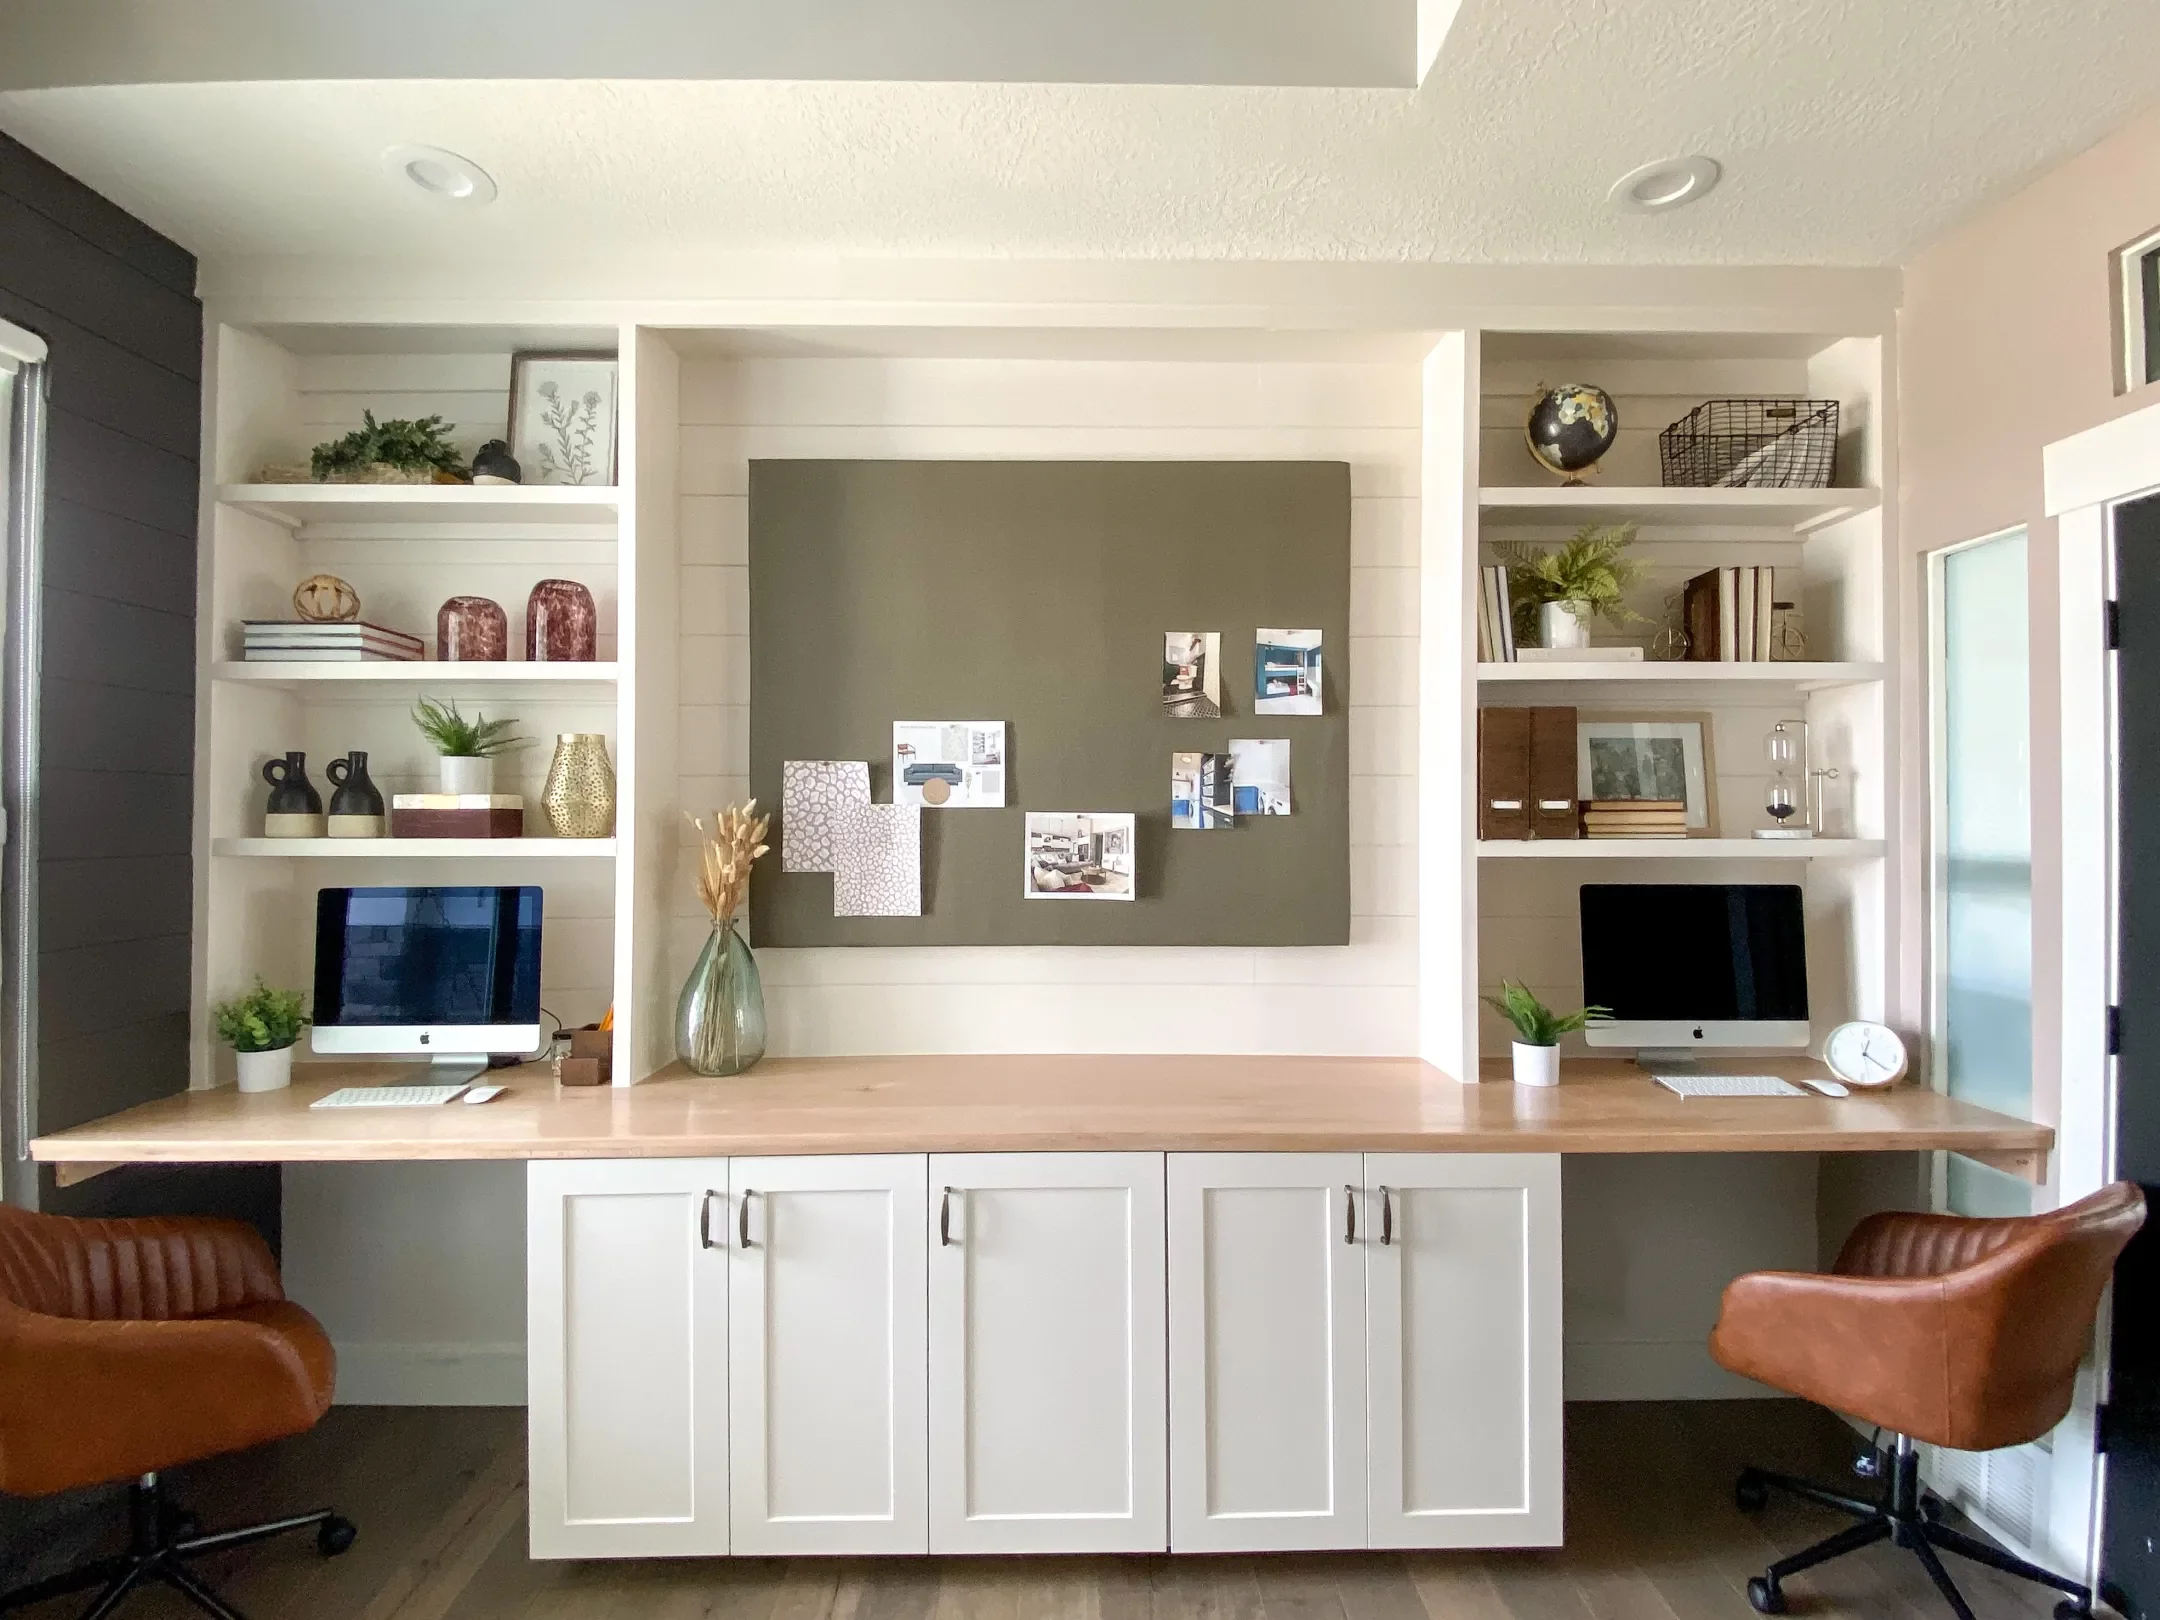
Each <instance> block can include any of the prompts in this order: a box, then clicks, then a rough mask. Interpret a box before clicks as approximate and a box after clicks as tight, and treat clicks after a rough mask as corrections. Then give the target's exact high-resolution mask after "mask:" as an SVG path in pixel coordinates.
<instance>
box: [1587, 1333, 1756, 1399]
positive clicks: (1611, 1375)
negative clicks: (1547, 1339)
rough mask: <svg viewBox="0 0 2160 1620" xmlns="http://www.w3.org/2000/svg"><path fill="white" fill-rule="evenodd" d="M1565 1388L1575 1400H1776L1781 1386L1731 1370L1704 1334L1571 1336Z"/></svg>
mask: <svg viewBox="0 0 2160 1620" xmlns="http://www.w3.org/2000/svg"><path fill="white" fill-rule="evenodd" d="M1562 1368H1563V1372H1562V1388H1563V1390H1564V1392H1565V1394H1566V1396H1567V1399H1569V1400H1571V1401H1731V1400H1772V1399H1775V1398H1777V1394H1778V1392H1777V1391H1776V1390H1774V1389H1772V1388H1770V1387H1769V1386H1768V1385H1766V1384H1758V1383H1756V1382H1755V1380H1754V1379H1752V1378H1742V1377H1741V1376H1740V1375H1739V1374H1737V1373H1729V1372H1727V1371H1726V1370H1725V1369H1724V1368H1723V1367H1720V1366H1719V1365H1718V1364H1717V1363H1716V1362H1715V1361H1712V1360H1711V1359H1710V1348H1709V1346H1708V1345H1706V1344H1705V1343H1704V1342H1703V1341H1702V1340H1701V1339H1607V1340H1595V1339H1593V1340H1570V1341H1568V1344H1567V1346H1566V1350H1565V1356H1564V1360H1563V1362H1562Z"/></svg>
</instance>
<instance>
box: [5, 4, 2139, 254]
mask: <svg viewBox="0 0 2160 1620" xmlns="http://www.w3.org/2000/svg"><path fill="white" fill-rule="evenodd" d="M1314 3H1316V4H1317V3H1320V0H1314ZM2156 60H2160V3H2156V0H2077V3H2071V0H2061V3H2056V4H2045V3H2037V0H2036V3H2013V0H1626V3H1621V0H1464V4H1463V6H1462V8H1461V12H1460V14H1459V16H1458V18H1457V20H1456V23H1455V27H1454V30H1453V32H1452V33H1451V34H1450V36H1449V37H1448V40H1447V43H1446V46H1445V49H1444V50H1443V51H1442V53H1441V57H1440V60H1439V62H1438V63H1437V65H1436V66H1435V67H1434V69H1433V71H1432V73H1431V74H1430V76H1429V77H1428V78H1427V80H1426V82H1425V84H1424V86H1423V87H1422V88H1421V89H1419V90H1417V91H1415V92H1406V91H1388V90H1299V89H1221V88H1205V89H1203V88H1177V87H1171V88H1165V87H1139V86H1075V85H1057V86H1051V85H995V84H978V85H955V84H885V83H824V82H821V83H773V82H765V83H711V82H696V83H689V82H667V81H653V80H644V81H611V82H596V81H563V82H531V81H517V82H477V81H459V82H447V81H435V82H419V81H397V82H372V83H351V82H339V83H309V84H288V83H255V84H219V85H147V86H129V87H113V88H103V89H55V90H27V91H18V92H13V93H8V94H4V95H0V128H4V129H5V130H7V131H8V132H9V133H11V134H13V135H15V136H17V137H18V138H20V139H22V140H24V141H26V142H27V143H28V144H30V145H31V146H33V147H35V148H36V149H37V150H39V151H41V152H43V153H44V154H46V155H47V156H48V157H51V158H52V159H53V160H54V161H56V162H58V163H60V164H61V165H62V166H63V167H66V168H68V169H70V170H71V171H73V172H75V173H77V174H79V175H81V176H82V177H83V178H84V179H86V180H88V181H90V182H91V183H92V184H94V185H97V186H99V187H100V188H101V189H103V190H105V191H106V192H107V193H108V194H109V195H111V196H113V197H114V198H115V199H116V200H118V201H119V202H121V203H122V204H124V205H126V206H128V207H130V208H132V209H134V210H135V211H137V212H138V213H140V214H141V215H143V216H144V217H145V218H147V219H149V220H150V221H151V222H153V223H154V224H157V225H159V226H161V227H162V228H164V229H165V230H167V231H168V232H169V233H170V234H171V235H173V236H174V237H176V238H177V239H179V240H180V241H181V242H183V243H185V244H186V245H188V246H189V247H191V248H193V249H195V250H196V251H197V252H198V253H199V254H201V255H203V256H205V257H206V258H212V259H233V258H244V257H248V256H253V255H267V254H280V255H283V254H325V255H360V256H365V257H369V258H382V257H386V256H398V255H410V256H415V257H421V258H429V259H438V258H439V259H446V260H447V259H451V258H456V259H458V260H461V261H462V262H465V263H467V264H470V263H473V262H475V261H476V260H480V261H484V260H486V259H487V258H488V256H490V255H493V256H495V257H497V258H500V259H502V260H505V261H515V262H519V263H522V264H526V265H530V264H531V263H532V262H534V260H535V258H536V256H537V257H544V256H546V255H551V254H552V255H558V256H562V257H566V258H577V259H581V260H588V261H589V260H591V259H593V258H595V257H606V256H613V255H620V256H623V257H625V258H634V257H635V256H636V255H637V254H639V253H641V252H657V251H661V250H668V251H676V252H679V251H681V250H683V249H685V248H690V247H696V248H709V249H713V250H721V251H746V252H778V253H804V252H812V253H815V252H834V253H845V254H868V255H877V254H903V255H921V256H936V257H963V256H973V255H984V256H992V257H1012V258H1083V259H1086V258H1112V257H1114V258H1142V259H1188V258H1253V259H1318V260H1346V259H1366V260H1388V261H1402V260H1410V261H1421V260H1431V261H1444V262H1455V263H1524V264H1530V263H1592V264H1599V263H1604V264H1621V263H1635V264H1643V263H1674V264H1680V263H1696V264H1793V265H1806V264H1848V265H1879V264H1894V263H1898V262H1901V261H1902V260H1903V259H1904V258H1905V257H1907V256H1908V255H1909V254H1910V252H1911V251H1912V250H1913V249H1914V248H1915V247H1917V246H1918V245H1920V244H1921V243H1923V242H1925V241H1926V240H1928V239H1930V238H1931V237H1933V236H1935V235H1936V234H1938V233H1939V232H1941V231H1942V230H1943V229H1944V228H1946V227H1947V226H1949V225H1951V224H1953V223H1955V222H1956V221H1957V220H1959V219H1960V218H1961V217H1963V216H1965V215H1966V214H1968V213H1970V212H1971V211H1973V210H1975V209H1976V208H1978V207H1979V206H1981V205H1982V204H1984V203H1986V202H1988V201H1990V200H1992V199H1994V198H1995V197H1997V196H2000V195H2004V194H2006V193H2008V192H2009V191H2011V190H2013V189H2015V188H2016V187H2017V186H2019V185H2020V184H2021V183H2023V182H2024V181H2025V180H2027V179H2029V178H2030V177H2032V176H2033V175H2034V174H2036V173H2038V172H2040V171H2041V170H2043V169H2045V168H2047V167H2049V166H2050V165H2052V164H2053V163H2055V162H2057V161H2059V160H2061V159H2062V158H2064V157H2066V156H2068V155H2070V154H2071V153H2074V152H2076V151H2079V150H2081V149H2082V148H2084V147H2085V146H2087V145H2089V144H2091V143H2092V142H2093V141H2094V140H2096V139H2098V138H2099V137H2100V136H2101V135H2103V134H2105V133H2106V132H2107V131H2108V130H2110V129H2111V128H2113V127H2115V126H2116V125H2118V124H2120V123H2121V122H2123V121H2124V120H2126V119H2127V118H2128V117H2130V116H2131V115H2132V114H2133V113H2135V112H2136V111H2138V110H2139V109H2141V108H2142V107H2143V106H2144V105H2145V104H2147V103H2148V101H2150V100H2151V99H2153V97H2154V95H2155V90H2154V88H2153V87H2154V86H2155V84H2156V82H2160V81H2156V79H2155V76H2154V74H2153V69H2152V64H2153V63H2154V62H2155V61H2156ZM408 141H411V142H426V143H432V144H437V145H442V146H447V147H450V148H452V149H454V150H457V151H461V152H464V153H466V154H467V155H469V156H471V157H473V158H474V159H476V160H478V161H479V162H480V163H482V164H483V165H484V166H486V167H487V168H488V169H489V170H491V171H492V172H493V173H494V175H495V176H496V178H497V179H498V181H499V182H500V184H501V188H502V196H501V199H500V200H499V201H498V202H496V203H495V204H493V205H491V206H489V207H486V208H482V209H475V210H470V211H461V210H457V209H451V208H445V207H443V206H441V205H438V204H434V203H431V202H429V201H428V200H426V199H424V198H421V197H419V196H417V195H414V196H405V195H400V194H398V193H397V192H396V191H395V190H393V189H392V188H391V187H390V186H389V185H388V183H387V182H386V181H385V180H384V179H383V177H382V173H381V170H380V167H379V164H378V154H379V152H380V151H381V149H382V148H383V147H384V146H386V145H388V144H391V143H394V142H408ZM1693 151H1703V152H1709V153H1711V154H1713V155H1715V156H1716V157H1717V158H1718V159H1719V160H1720V161H1722V162H1723V163H1724V164H1725V166H1726V181H1725V184H1724V185H1723V186H1722V187H1721V188H1720V189H1719V190H1718V191H1717V192H1715V193H1714V194H1713V195H1712V196H1711V197H1709V198H1708V199H1707V200H1706V201H1704V202H1702V203H1700V204H1698V205H1696V206H1694V207H1691V208H1688V209H1685V210H1683V211H1681V212H1678V213H1675V214H1672V215H1669V216H1651V217H1643V216H1626V215H1622V214H1619V213H1617V212H1615V211H1614V210H1612V209H1611V208H1609V207H1608V206H1607V204H1606V202H1605V191H1606V188H1607V187H1608V186H1609V185H1610V183H1611V182H1612V180H1613V179H1614V178H1615V177H1617V176H1618V175H1619V174H1620V173H1621V172H1622V171H1624V170H1626V169H1628V168H1631V167H1633V166H1634V165H1636V164H1638V163H1641V162H1643V161H1645V160H1647V159H1651V158H1656V157H1661V156H1665V155H1668V154H1672V153H1682V152H1693Z"/></svg>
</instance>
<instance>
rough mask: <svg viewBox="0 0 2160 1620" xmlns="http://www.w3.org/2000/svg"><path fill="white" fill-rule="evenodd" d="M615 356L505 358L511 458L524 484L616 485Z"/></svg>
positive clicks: (552, 355)
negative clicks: (508, 365) (515, 462)
mask: <svg viewBox="0 0 2160 1620" xmlns="http://www.w3.org/2000/svg"><path fill="white" fill-rule="evenodd" d="M615 378H616V366H615V356H613V355H612V354H534V353H528V354H518V355H513V356H511V358H510V453H511V454H512V455H513V456H515V457H517V459H518V465H519V466H520V467H521V468H522V469H523V471H524V477H525V482H526V483H528V484H587V485H606V484H612V483H614V482H615Z"/></svg>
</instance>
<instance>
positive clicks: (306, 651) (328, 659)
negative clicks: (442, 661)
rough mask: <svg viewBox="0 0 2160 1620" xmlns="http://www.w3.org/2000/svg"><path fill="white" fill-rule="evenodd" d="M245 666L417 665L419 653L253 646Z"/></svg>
mask: <svg viewBox="0 0 2160 1620" xmlns="http://www.w3.org/2000/svg"><path fill="white" fill-rule="evenodd" d="M240 661H241V662H242V663H244V664H417V663H419V662H420V661H421V659H420V655H419V654H418V653H412V652H406V651H404V650H403V649H399V650H397V651H395V652H393V651H389V650H387V649H385V648H381V647H274V646H273V647H263V646H256V645H254V644H252V643H251V644H250V645H249V646H248V647H247V649H246V650H245V651H244V652H242V653H241V655H240Z"/></svg>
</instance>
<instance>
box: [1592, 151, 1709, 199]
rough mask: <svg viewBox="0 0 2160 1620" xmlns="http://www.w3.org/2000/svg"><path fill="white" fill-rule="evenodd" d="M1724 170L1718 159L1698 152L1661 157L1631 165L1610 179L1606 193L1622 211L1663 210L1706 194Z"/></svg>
mask: <svg viewBox="0 0 2160 1620" xmlns="http://www.w3.org/2000/svg"><path fill="white" fill-rule="evenodd" d="M1724 172H1725V171H1724V170H1722V169H1720V168H1719V167H1718V164H1717V159H1715V158H1707V157H1704V156H1703V155H1702V154H1701V153H1699V152H1698V153H1697V154H1695V156H1693V157H1677V158H1660V159H1658V161H1657V162H1655V163H1645V164H1644V165H1643V166H1642V167H1641V168H1639V169H1630V170H1629V171H1628V172H1627V173H1626V174H1623V175H1622V176H1621V177H1620V178H1619V179H1617V180H1615V181H1614V182H1613V188H1612V190H1611V191H1609V192H1607V193H1606V196H1607V198H1608V199H1609V200H1610V201H1611V202H1612V204H1613V206H1614V207H1615V208H1618V209H1619V210H1620V211H1621V212H1622V213H1628V214H1662V213H1664V212H1666V211H1667V210H1668V209H1673V208H1682V207H1685V206H1686V205H1687V204H1689V203H1691V202H1694V201H1695V200H1696V199H1697V198H1700V197H1704V196H1707V195H1709V193H1710V189H1711V188H1712V187H1713V186H1715V185H1716V184H1717V183H1718V177H1719V176H1720V175H1721V174H1723V173H1724Z"/></svg>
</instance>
